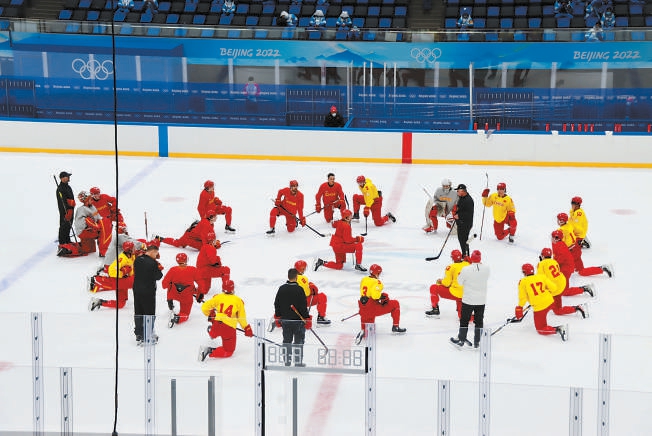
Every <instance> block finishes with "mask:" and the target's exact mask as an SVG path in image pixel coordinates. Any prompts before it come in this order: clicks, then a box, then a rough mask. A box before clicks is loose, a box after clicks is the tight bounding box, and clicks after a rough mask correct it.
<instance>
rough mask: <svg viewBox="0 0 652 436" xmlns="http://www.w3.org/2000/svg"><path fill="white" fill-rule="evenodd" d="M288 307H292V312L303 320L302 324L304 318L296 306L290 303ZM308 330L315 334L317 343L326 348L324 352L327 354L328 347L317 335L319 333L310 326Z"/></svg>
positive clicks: (304, 320) (304, 321)
mask: <svg viewBox="0 0 652 436" xmlns="http://www.w3.org/2000/svg"><path fill="white" fill-rule="evenodd" d="M290 309H292V310H293V311H294V313H296V314H297V316H298V317H299V318H300V319H301V321H303V323H304V324H305V323H306V319H305V318H304V317H302V316H301V314H300V313H299V311H298V310H297V308H296V307H294V304H291V305H290ZM310 331H311V332H312V334H313V335H315V337H316V338H317V340H318V341H319V343H320V344H321V345H322V346H323V347H324V349H325V350H326V354H328V347H327V346H326V344H325V343H324V341H322V340H321V338H320V337H319V335H318V334H317V333H316V332H315V331H314V330H313V329H312V328H311V329H310Z"/></svg>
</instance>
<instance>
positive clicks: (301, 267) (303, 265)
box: [294, 260, 308, 274]
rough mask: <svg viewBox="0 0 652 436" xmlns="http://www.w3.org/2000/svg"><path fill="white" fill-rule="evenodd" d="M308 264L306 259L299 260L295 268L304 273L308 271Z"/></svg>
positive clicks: (295, 263)
mask: <svg viewBox="0 0 652 436" xmlns="http://www.w3.org/2000/svg"><path fill="white" fill-rule="evenodd" d="M307 266H308V264H307V263H306V261H305V260H297V261H296V262H294V269H296V270H297V271H298V272H299V274H303V273H304V272H305V271H306V267H307Z"/></svg>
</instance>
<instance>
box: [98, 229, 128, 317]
mask: <svg viewBox="0 0 652 436" xmlns="http://www.w3.org/2000/svg"><path fill="white" fill-rule="evenodd" d="M135 260H136V255H135V253H134V243H133V242H131V241H126V242H125V243H124V244H122V253H120V254H119V255H118V258H117V259H116V260H115V261H113V262H112V263H111V265H110V266H109V275H108V277H107V276H100V275H97V276H95V277H94V278H93V279H92V281H93V282H94V287H93V290H92V291H93V292H101V291H112V290H115V289H116V288H117V290H118V292H117V294H118V296H117V300H103V299H100V298H93V299H91V301H90V303H89V306H88V308H89V309H90V310H91V311H94V310H95V309H99V308H100V307H117V308H118V309H122V308H123V307H125V304H126V303H127V300H128V299H129V289H131V288H132V287H133V285H134V270H133V267H134V261H135Z"/></svg>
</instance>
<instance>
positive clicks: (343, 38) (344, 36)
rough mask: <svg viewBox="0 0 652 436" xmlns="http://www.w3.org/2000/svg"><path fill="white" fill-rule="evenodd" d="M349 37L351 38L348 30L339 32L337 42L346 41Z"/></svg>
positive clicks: (336, 37)
mask: <svg viewBox="0 0 652 436" xmlns="http://www.w3.org/2000/svg"><path fill="white" fill-rule="evenodd" d="M348 36H349V32H348V31H346V30H338V31H337V32H335V40H336V41H346V39H347V37H348Z"/></svg>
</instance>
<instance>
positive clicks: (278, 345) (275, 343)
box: [235, 327, 283, 347]
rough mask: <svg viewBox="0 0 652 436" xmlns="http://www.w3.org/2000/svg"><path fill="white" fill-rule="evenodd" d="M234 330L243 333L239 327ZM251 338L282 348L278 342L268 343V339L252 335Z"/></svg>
mask: <svg viewBox="0 0 652 436" xmlns="http://www.w3.org/2000/svg"><path fill="white" fill-rule="evenodd" d="M235 329H236V330H238V331H241V332H242V333H244V330H242V329H241V328H240V327H236V328H235ZM252 337H254V338H256V339H260V340H261V341H266V342H269V343H270V344H274V345H276V346H277V347H282V346H283V345H281V344H279V343H278V342H274V341H270V340H269V339H267V338H263V337H262V336H258V335H253V336H252Z"/></svg>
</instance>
